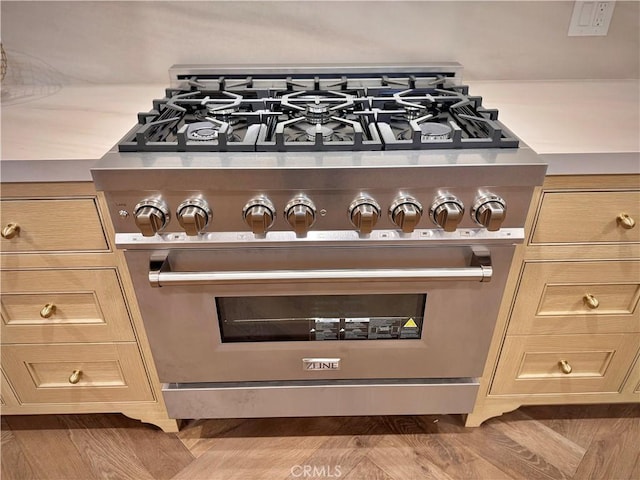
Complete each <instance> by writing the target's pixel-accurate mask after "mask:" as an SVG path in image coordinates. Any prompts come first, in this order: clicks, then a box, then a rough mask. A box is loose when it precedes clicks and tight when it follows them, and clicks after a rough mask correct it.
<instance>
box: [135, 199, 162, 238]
mask: <svg viewBox="0 0 640 480" xmlns="http://www.w3.org/2000/svg"><path fill="white" fill-rule="evenodd" d="M133 216H134V218H135V222H136V225H137V226H138V228H139V229H140V232H141V233H142V235H144V236H145V237H153V236H154V235H155V234H156V233H158V232H161V231H162V230H164V228H165V227H166V226H167V224H168V223H169V219H170V218H171V215H170V213H169V207H167V204H166V203H165V202H164V201H163V200H161V199H159V198H147V199H146V200H143V201H141V202H140V203H138V204H137V205H136V207H135V208H134V209H133Z"/></svg>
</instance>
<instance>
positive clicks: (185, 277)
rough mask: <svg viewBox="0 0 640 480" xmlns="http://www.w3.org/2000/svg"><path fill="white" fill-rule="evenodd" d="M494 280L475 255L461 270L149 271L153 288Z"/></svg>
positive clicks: (161, 262)
mask: <svg viewBox="0 0 640 480" xmlns="http://www.w3.org/2000/svg"><path fill="white" fill-rule="evenodd" d="M492 276H493V267H492V266H491V257H490V256H489V255H476V254H474V255H473V258H472V261H471V266H469V267H460V268H406V269H403V268H384V269H362V270H357V269H352V270H266V271H255V272H254V271H230V272H229V271H221V272H172V271H171V265H170V262H169V260H168V256H165V257H163V258H158V259H154V258H152V260H151V263H150V268H149V283H150V284H151V286H152V287H164V286H172V285H173V286H179V285H214V284H229V283H237V282H242V283H264V282H292V281H296V282H300V281H310V282H334V281H342V282H345V281H354V282H362V281H363V280H366V281H369V282H376V281H384V282H386V281H389V280H405V281H412V282H415V281H417V280H429V281H446V280H464V281H476V282H489V281H491V277H492Z"/></svg>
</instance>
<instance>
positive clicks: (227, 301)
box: [215, 294, 427, 342]
mask: <svg viewBox="0 0 640 480" xmlns="http://www.w3.org/2000/svg"><path fill="white" fill-rule="evenodd" d="M215 301H216V307H217V310H218V319H219V322H220V333H221V337H222V341H223V342H269V341H272V342H275V341H327V340H410V339H414V340H415V339H419V338H421V336H422V325H423V320H424V311H425V307H426V301H427V295H426V294H412V295H407V294H401V295H292V296H271V297H217V298H216V299H215Z"/></svg>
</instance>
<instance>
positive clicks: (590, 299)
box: [582, 293, 600, 310]
mask: <svg viewBox="0 0 640 480" xmlns="http://www.w3.org/2000/svg"><path fill="white" fill-rule="evenodd" d="M582 299H583V300H584V304H585V305H586V306H587V307H589V308H590V309H591V310H595V309H596V308H598V307H599V306H600V302H599V301H598V299H597V298H596V297H594V296H593V295H591V294H590V293H587V294H586V295H585V296H584V297H582Z"/></svg>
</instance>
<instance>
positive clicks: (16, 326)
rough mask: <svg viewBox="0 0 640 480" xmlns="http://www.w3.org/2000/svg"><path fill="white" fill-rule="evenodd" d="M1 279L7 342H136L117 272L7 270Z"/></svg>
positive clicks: (3, 324)
mask: <svg viewBox="0 0 640 480" xmlns="http://www.w3.org/2000/svg"><path fill="white" fill-rule="evenodd" d="M0 280H1V282H2V295H0V301H1V302H2V324H1V328H2V341H3V343H56V342H60V343H63V342H64V343H69V342H110V341H132V340H135V335H134V332H133V328H132V326H131V321H130V319H129V312H128V310H127V307H126V305H125V302H124V298H123V294H122V290H121V288H120V283H119V281H118V276H117V274H116V270H115V269H112V268H105V269H94V270H89V269H65V270H3V271H2V272H0ZM47 306H48V307H47Z"/></svg>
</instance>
